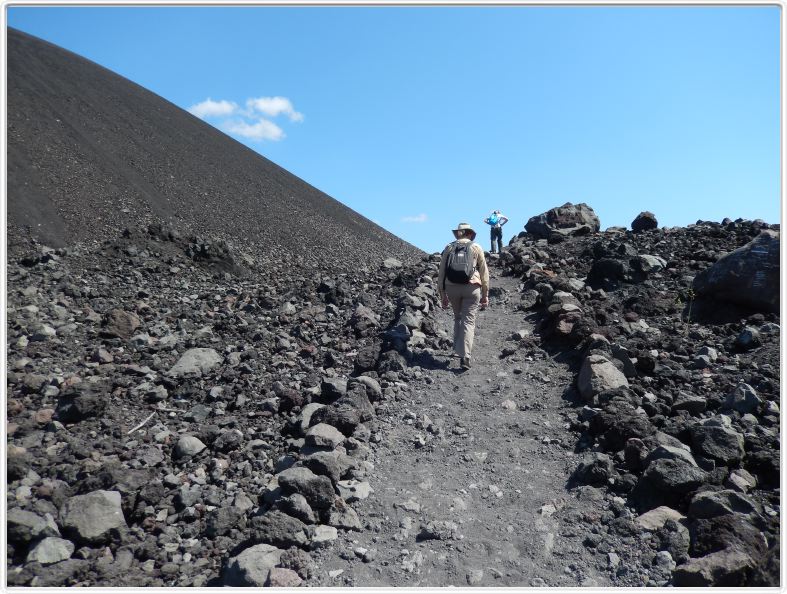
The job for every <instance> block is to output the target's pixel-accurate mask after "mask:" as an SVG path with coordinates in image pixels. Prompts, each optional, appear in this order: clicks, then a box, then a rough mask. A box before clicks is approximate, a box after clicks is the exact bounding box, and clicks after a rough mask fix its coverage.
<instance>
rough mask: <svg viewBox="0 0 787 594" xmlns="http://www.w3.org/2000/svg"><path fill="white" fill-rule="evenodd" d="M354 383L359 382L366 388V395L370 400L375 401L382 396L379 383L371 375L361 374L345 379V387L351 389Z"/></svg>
mask: <svg viewBox="0 0 787 594" xmlns="http://www.w3.org/2000/svg"><path fill="white" fill-rule="evenodd" d="M355 384H361V385H363V387H364V388H365V390H366V397H367V398H368V399H369V400H370V401H371V402H376V401H377V400H380V399H381V398H382V397H383V390H382V388H381V387H380V383H379V382H378V381H377V380H376V379H374V378H373V377H368V376H365V375H361V376H358V377H354V378H351V379H349V380H348V381H347V389H348V390H349V389H352V387H353V386H354V385H355Z"/></svg>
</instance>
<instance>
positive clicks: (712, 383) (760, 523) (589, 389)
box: [502, 204, 781, 586]
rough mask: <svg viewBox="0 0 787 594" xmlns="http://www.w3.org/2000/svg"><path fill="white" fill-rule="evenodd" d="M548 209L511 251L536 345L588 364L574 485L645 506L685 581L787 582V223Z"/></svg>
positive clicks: (582, 377)
mask: <svg viewBox="0 0 787 594" xmlns="http://www.w3.org/2000/svg"><path fill="white" fill-rule="evenodd" d="M545 214H546V213H545ZM549 214H550V216H545V215H541V216H540V217H534V218H533V219H531V221H529V222H528V230H529V231H530V232H529V233H527V232H525V233H522V234H521V235H520V236H519V237H517V238H514V239H513V240H512V241H511V244H510V245H509V248H508V250H507V252H504V254H503V257H502V260H503V262H504V263H505V266H506V267H507V269H508V271H509V273H510V274H514V275H517V276H520V277H521V278H522V279H523V280H524V285H523V292H522V295H521V299H522V305H521V307H522V308H523V309H525V310H530V309H531V308H532V309H534V310H535V311H536V312H538V314H539V316H540V317H539V319H540V321H539V326H538V330H539V331H538V344H540V345H541V346H542V347H543V348H546V349H548V350H549V351H551V352H552V353H553V354H557V355H559V356H560V357H562V358H563V359H564V360H566V361H567V362H569V363H571V364H572V365H573V366H574V368H575V371H576V373H577V376H576V386H575V388H574V390H575V393H574V398H575V399H576V401H577V405H578V406H581V408H580V409H579V411H578V414H577V418H576V420H575V423H574V428H575V429H576V430H577V431H579V432H580V437H579V441H578V444H577V447H578V449H579V451H583V452H586V453H587V456H586V459H585V460H584V462H583V463H582V464H580V466H579V467H578V468H577V469H576V471H575V473H574V476H573V478H572V482H573V484H575V485H583V484H585V485H592V486H597V487H598V486H601V487H606V488H608V489H611V490H612V491H613V492H615V493H617V494H619V495H620V496H622V497H624V498H625V499H626V500H627V502H628V503H629V505H630V506H631V507H632V508H633V509H635V510H636V511H637V512H639V513H640V514H643V516H641V517H646V518H647V523H648V524H649V525H650V526H651V527H652V530H653V533H652V538H653V539H654V543H655V544H656V546H657V547H659V550H666V551H669V553H670V554H671V557H672V559H674V560H675V561H676V562H677V564H678V565H677V568H676V569H675V571H674V573H673V580H672V583H673V584H674V585H684V586H706V585H727V586H732V585H735V586H737V585H744V584H747V583H748V584H754V583H756V584H760V585H765V584H768V585H773V584H774V583H778V572H776V573H774V571H775V570H774V567H778V558H779V546H778V535H779V527H780V524H779V509H780V493H779V476H780V475H779V469H780V459H779V433H780V422H779V419H780V409H779V398H780V387H781V386H780V375H779V344H780V342H779V341H780V326H779V315H778V311H779V277H780V271H779V235H780V233H779V226H778V225H768V224H766V223H764V222H763V221H744V220H740V219H738V220H736V221H731V220H729V219H725V220H724V221H722V222H720V223H718V222H710V221H698V222H697V223H696V224H695V225H691V226H689V227H688V228H673V229H665V228H658V225H657V221H656V219H655V216H654V215H653V214H652V213H642V214H641V215H640V216H639V217H637V219H636V220H635V221H634V222H633V223H632V227H633V229H636V232H633V231H626V230H625V229H621V228H612V229H608V230H607V231H606V232H604V233H600V232H599V224H598V219H597V218H596V217H595V213H593V212H592V209H590V208H589V207H587V205H584V204H583V205H577V206H574V205H571V204H567V205H564V206H563V207H561V208H560V209H554V210H553V211H551V213H549ZM594 218H595V222H593V221H592V219H594ZM589 546H593V545H592V544H591V545H589ZM774 580H775V581H774Z"/></svg>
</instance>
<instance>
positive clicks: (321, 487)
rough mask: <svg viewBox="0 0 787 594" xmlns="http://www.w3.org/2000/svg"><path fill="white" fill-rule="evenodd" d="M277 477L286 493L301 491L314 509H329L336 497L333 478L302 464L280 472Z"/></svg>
mask: <svg viewBox="0 0 787 594" xmlns="http://www.w3.org/2000/svg"><path fill="white" fill-rule="evenodd" d="M277 479H278V482H279V485H280V487H281V489H282V492H283V493H284V494H285V495H289V494H290V493H300V494H301V495H303V496H304V497H305V498H306V501H308V502H309V505H310V506H311V507H312V508H313V509H317V510H323V509H328V508H330V507H331V506H332V505H333V501H334V499H335V498H336V492H335V491H334V489H333V484H332V483H331V479H329V478H328V477H325V476H318V475H316V474H314V473H313V472H312V471H311V470H309V469H308V468H304V467H302V466H295V467H293V468H288V469H287V470H285V471H283V472H281V473H279V474H278V475H277Z"/></svg>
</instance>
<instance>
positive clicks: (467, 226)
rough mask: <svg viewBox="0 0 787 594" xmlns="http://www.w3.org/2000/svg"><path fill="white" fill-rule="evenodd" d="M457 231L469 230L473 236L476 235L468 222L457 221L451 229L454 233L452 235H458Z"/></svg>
mask: <svg viewBox="0 0 787 594" xmlns="http://www.w3.org/2000/svg"><path fill="white" fill-rule="evenodd" d="M459 231H470V233H472V234H473V237H475V236H476V232H475V229H473V228H472V227H471V226H470V223H459V226H458V227H457V228H456V229H454V230H453V231H452V233H453V234H454V237H456V238H458V237H459V235H458V232H459Z"/></svg>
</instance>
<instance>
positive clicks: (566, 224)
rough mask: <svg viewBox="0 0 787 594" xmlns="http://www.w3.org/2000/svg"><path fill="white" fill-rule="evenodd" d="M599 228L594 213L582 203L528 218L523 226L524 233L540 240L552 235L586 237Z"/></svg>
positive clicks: (553, 209)
mask: <svg viewBox="0 0 787 594" xmlns="http://www.w3.org/2000/svg"><path fill="white" fill-rule="evenodd" d="M600 228H601V222H600V221H599V220H598V217H597V216H596V213H595V212H593V209H592V208H590V207H589V206H588V205H587V204H585V203H584V202H582V203H580V204H571V202H566V203H565V204H564V205H563V206H558V207H555V208H552V209H550V210H548V211H547V212H544V213H541V214H540V215H536V216H534V217H530V220H528V222H527V224H526V225H525V231H527V232H528V233H530V234H531V235H535V236H536V237H540V238H542V239H548V238H549V237H550V236H551V235H552V234H553V233H558V234H560V235H564V236H568V235H586V234H588V233H593V232H596V231H598V230H599V229H600Z"/></svg>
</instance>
